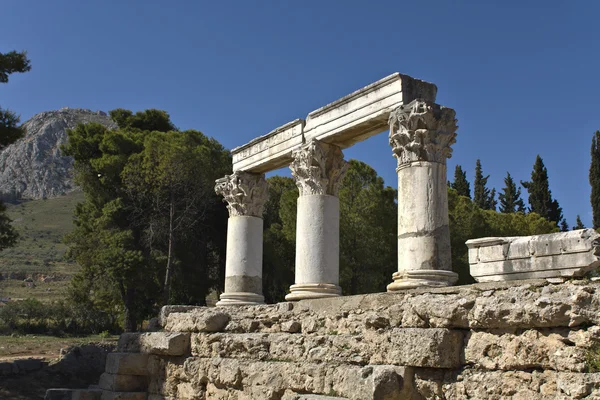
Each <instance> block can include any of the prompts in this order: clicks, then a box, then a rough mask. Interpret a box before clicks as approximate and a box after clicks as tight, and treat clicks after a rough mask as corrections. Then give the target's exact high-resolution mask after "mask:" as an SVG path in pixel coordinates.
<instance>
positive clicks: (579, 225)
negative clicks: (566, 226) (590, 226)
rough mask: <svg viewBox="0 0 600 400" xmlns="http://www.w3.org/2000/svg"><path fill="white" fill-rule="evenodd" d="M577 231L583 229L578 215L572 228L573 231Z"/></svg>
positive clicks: (583, 226)
mask: <svg viewBox="0 0 600 400" xmlns="http://www.w3.org/2000/svg"><path fill="white" fill-rule="evenodd" d="M577 229H585V225H583V222H581V217H580V216H579V215H578V216H577V219H576V220H575V226H574V227H573V230H577Z"/></svg>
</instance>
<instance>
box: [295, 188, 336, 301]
mask: <svg viewBox="0 0 600 400" xmlns="http://www.w3.org/2000/svg"><path fill="white" fill-rule="evenodd" d="M297 212H298V214H297V215H298V216H297V223H296V283H295V284H294V285H292V286H291V287H290V291H291V293H290V294H289V295H288V296H286V300H290V301H291V300H300V299H307V298H320V297H329V296H339V295H340V294H341V289H340V287H339V275H340V274H339V270H340V201H339V199H338V198H337V197H335V196H331V195H312V196H301V197H299V198H298V211H297Z"/></svg>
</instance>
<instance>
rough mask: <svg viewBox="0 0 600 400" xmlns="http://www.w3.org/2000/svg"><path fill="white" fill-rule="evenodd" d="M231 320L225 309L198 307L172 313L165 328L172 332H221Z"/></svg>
mask: <svg viewBox="0 0 600 400" xmlns="http://www.w3.org/2000/svg"><path fill="white" fill-rule="evenodd" d="M229 320H230V316H229V314H227V313H226V312H224V311H220V310H215V309H209V308H197V309H194V310H191V311H189V312H186V313H171V314H169V315H168V316H167V318H166V324H165V330H167V331H171V332H220V331H223V330H224V329H225V327H226V326H227V323H228V322H229Z"/></svg>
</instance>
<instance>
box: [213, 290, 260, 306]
mask: <svg viewBox="0 0 600 400" xmlns="http://www.w3.org/2000/svg"><path fill="white" fill-rule="evenodd" d="M220 299H221V300H219V301H218V302H217V304H216V305H217V307H219V306H255V305H257V304H265V297H264V296H261V295H260V294H256V293H250V292H234V293H221V296H220Z"/></svg>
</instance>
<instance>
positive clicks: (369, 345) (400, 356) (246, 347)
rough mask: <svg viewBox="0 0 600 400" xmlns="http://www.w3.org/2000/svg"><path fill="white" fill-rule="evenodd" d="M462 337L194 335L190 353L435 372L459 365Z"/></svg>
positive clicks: (445, 333) (407, 332)
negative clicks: (388, 366) (412, 367)
mask: <svg viewBox="0 0 600 400" xmlns="http://www.w3.org/2000/svg"><path fill="white" fill-rule="evenodd" d="M462 342H463V334H462V332H460V331H450V330H447V329H418V328H404V329H394V330H392V331H391V332H385V333H379V334H378V333H370V334H365V335H360V336H352V335H338V334H337V332H331V334H330V335H323V336H321V335H311V336H304V337H300V336H296V335H288V334H261V333H259V334H238V335H231V334H214V335H204V334H198V335H194V337H193V340H192V354H194V355H197V356H199V357H205V358H209V357H227V358H240V359H246V360H265V361H266V360H285V361H289V362H301V361H303V360H306V361H310V362H327V363H351V364H389V365H401V366H419V367H436V368H456V367H458V366H459V365H460V352H461V349H462Z"/></svg>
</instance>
